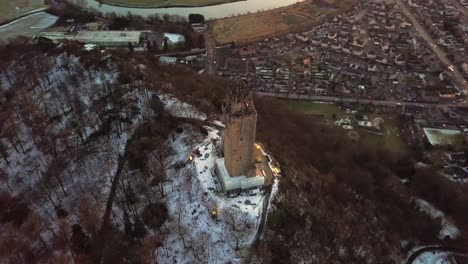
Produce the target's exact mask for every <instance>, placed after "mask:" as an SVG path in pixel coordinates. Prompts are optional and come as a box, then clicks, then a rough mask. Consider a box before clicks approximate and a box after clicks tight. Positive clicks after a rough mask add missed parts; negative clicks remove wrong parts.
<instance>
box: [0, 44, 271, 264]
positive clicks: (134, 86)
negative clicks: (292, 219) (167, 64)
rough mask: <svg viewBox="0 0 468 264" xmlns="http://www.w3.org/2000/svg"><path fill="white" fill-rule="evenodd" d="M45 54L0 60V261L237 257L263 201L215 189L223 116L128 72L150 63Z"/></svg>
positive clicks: (65, 51) (71, 49)
mask: <svg viewBox="0 0 468 264" xmlns="http://www.w3.org/2000/svg"><path fill="white" fill-rule="evenodd" d="M56 50H57V52H56V54H41V53H37V52H34V51H31V53H30V54H28V55H27V56H26V55H24V56H20V57H15V56H13V55H12V56H11V57H7V58H6V61H7V63H3V62H4V61H2V63H3V64H1V65H0V81H1V82H0V83H1V86H0V87H1V91H2V96H1V98H0V101H1V102H2V104H1V106H0V107H1V109H0V110H1V115H0V121H1V128H2V129H1V131H2V132H1V134H0V143H1V144H0V147H1V148H0V150H1V153H0V154H1V158H2V159H1V160H0V176H1V177H0V216H1V217H0V221H1V222H2V225H0V230H1V234H2V235H0V236H1V240H0V247H2V248H6V247H8V248H9V250H8V252H6V251H1V252H0V260H2V261H5V262H21V261H22V262H24V261H26V262H28V261H27V259H28V258H29V257H32V258H33V259H35V260H37V262H53V263H57V262H58V261H62V262H66V263H73V262H77V261H84V262H88V261H99V260H102V261H104V262H108V263H117V262H124V261H129V260H135V259H138V260H139V261H141V262H142V263H153V262H157V263H170V262H174V263H226V262H231V263H240V262H243V258H245V257H246V256H247V255H248V253H249V251H248V249H249V247H250V246H251V244H252V243H253V242H254V241H255V239H256V238H257V236H258V234H257V231H258V228H259V226H260V222H261V220H262V217H261V214H262V212H263V206H264V205H265V204H266V205H268V203H266V202H264V200H265V199H267V198H265V196H264V192H263V191H262V192H257V193H256V194H255V195H250V196H249V195H247V194H245V195H241V196H238V197H235V198H229V197H227V196H225V195H224V194H223V193H222V191H221V189H220V186H219V183H218V182H217V178H216V176H215V174H214V172H213V168H214V161H215V158H216V155H218V153H217V149H216V147H215V144H214V142H216V141H218V140H220V131H219V129H220V128H222V123H220V122H219V121H210V120H208V118H207V116H208V115H207V114H205V113H203V112H201V111H200V110H197V109H196V108H195V107H194V106H192V105H190V104H188V103H184V102H182V101H181V100H179V99H178V98H177V97H175V96H173V95H170V94H169V93H167V92H165V91H164V87H166V86H170V85H166V84H167V83H166V82H165V81H159V82H158V81H155V80H143V81H142V80H133V79H132V78H130V77H129V76H131V75H132V74H135V75H138V74H140V73H141V72H144V71H150V70H151V71H155V70H158V68H151V69H148V68H147V67H146V66H145V65H141V64H138V65H137V64H135V65H133V64H131V63H128V62H126V61H125V60H119V55H118V54H117V55H116V54H113V55H106V54H105V53H101V52H100V51H96V50H93V51H89V52H85V51H83V48H82V47H80V46H74V44H70V45H65V47H64V48H57V49H56ZM78 54H79V55H78ZM114 56H116V57H114ZM150 67H151V66H150ZM140 78H141V77H140ZM129 80H131V81H129ZM205 105H206V103H205ZM195 152H197V153H198V154H199V155H193V153H195ZM192 155H193V156H192ZM190 157H192V159H190ZM11 252H14V253H15V254H11Z"/></svg>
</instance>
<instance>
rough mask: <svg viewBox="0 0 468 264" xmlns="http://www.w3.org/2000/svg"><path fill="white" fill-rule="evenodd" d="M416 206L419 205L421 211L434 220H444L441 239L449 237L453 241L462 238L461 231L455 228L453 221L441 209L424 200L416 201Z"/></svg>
mask: <svg viewBox="0 0 468 264" xmlns="http://www.w3.org/2000/svg"><path fill="white" fill-rule="evenodd" d="M415 202H416V204H417V205H418V207H419V209H420V210H421V211H423V212H424V213H426V214H428V215H429V216H431V217H432V218H440V219H442V223H441V225H442V229H441V230H440V233H439V238H440V239H443V238H445V237H446V236H449V237H450V238H452V239H455V238H457V237H458V236H460V230H458V228H457V227H456V226H455V224H454V223H452V221H450V220H449V219H447V217H446V216H445V214H444V213H443V212H442V211H440V210H439V209H437V208H435V207H434V206H433V205H432V204H430V203H428V202H426V201H424V200H422V199H415Z"/></svg>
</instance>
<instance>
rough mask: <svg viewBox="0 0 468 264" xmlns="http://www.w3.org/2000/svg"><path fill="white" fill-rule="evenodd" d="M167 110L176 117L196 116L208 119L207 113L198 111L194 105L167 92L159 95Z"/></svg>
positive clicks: (195, 117) (196, 117)
mask: <svg viewBox="0 0 468 264" xmlns="http://www.w3.org/2000/svg"><path fill="white" fill-rule="evenodd" d="M159 99H161V101H162V102H163V103H164V105H165V106H166V108H167V110H168V111H169V112H170V113H171V114H172V115H173V116H175V117H181V118H194V119H200V120H206V114H205V113H202V112H200V111H198V110H197V109H195V107H193V106H192V105H190V104H188V103H185V102H181V101H179V100H178V99H177V98H176V97H174V96H172V95H167V94H161V95H159Z"/></svg>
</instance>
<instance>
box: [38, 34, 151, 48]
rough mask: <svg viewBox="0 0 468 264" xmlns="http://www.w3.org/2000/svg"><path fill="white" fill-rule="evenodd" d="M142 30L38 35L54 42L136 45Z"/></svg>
mask: <svg viewBox="0 0 468 264" xmlns="http://www.w3.org/2000/svg"><path fill="white" fill-rule="evenodd" d="M143 32H144V31H118V30H105V31H103V30H102V31H76V32H41V33H39V35H38V37H42V38H47V39H50V40H52V41H53V42H54V43H59V42H62V41H64V40H69V41H79V42H82V43H85V44H94V45H97V46H101V47H125V46H128V45H129V43H130V44H131V45H132V46H134V47H136V46H139V45H140V42H141V39H142V33H143Z"/></svg>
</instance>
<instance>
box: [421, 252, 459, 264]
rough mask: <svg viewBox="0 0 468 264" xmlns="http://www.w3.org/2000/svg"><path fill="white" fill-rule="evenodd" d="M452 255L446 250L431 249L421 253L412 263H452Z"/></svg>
mask: <svg viewBox="0 0 468 264" xmlns="http://www.w3.org/2000/svg"><path fill="white" fill-rule="evenodd" d="M451 259H452V257H451V255H450V254H449V253H447V252H444V251H429V252H424V253H422V254H421V255H419V256H418V257H417V258H416V259H415V260H414V261H413V263H412V264H452V263H453V262H452V261H451Z"/></svg>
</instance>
